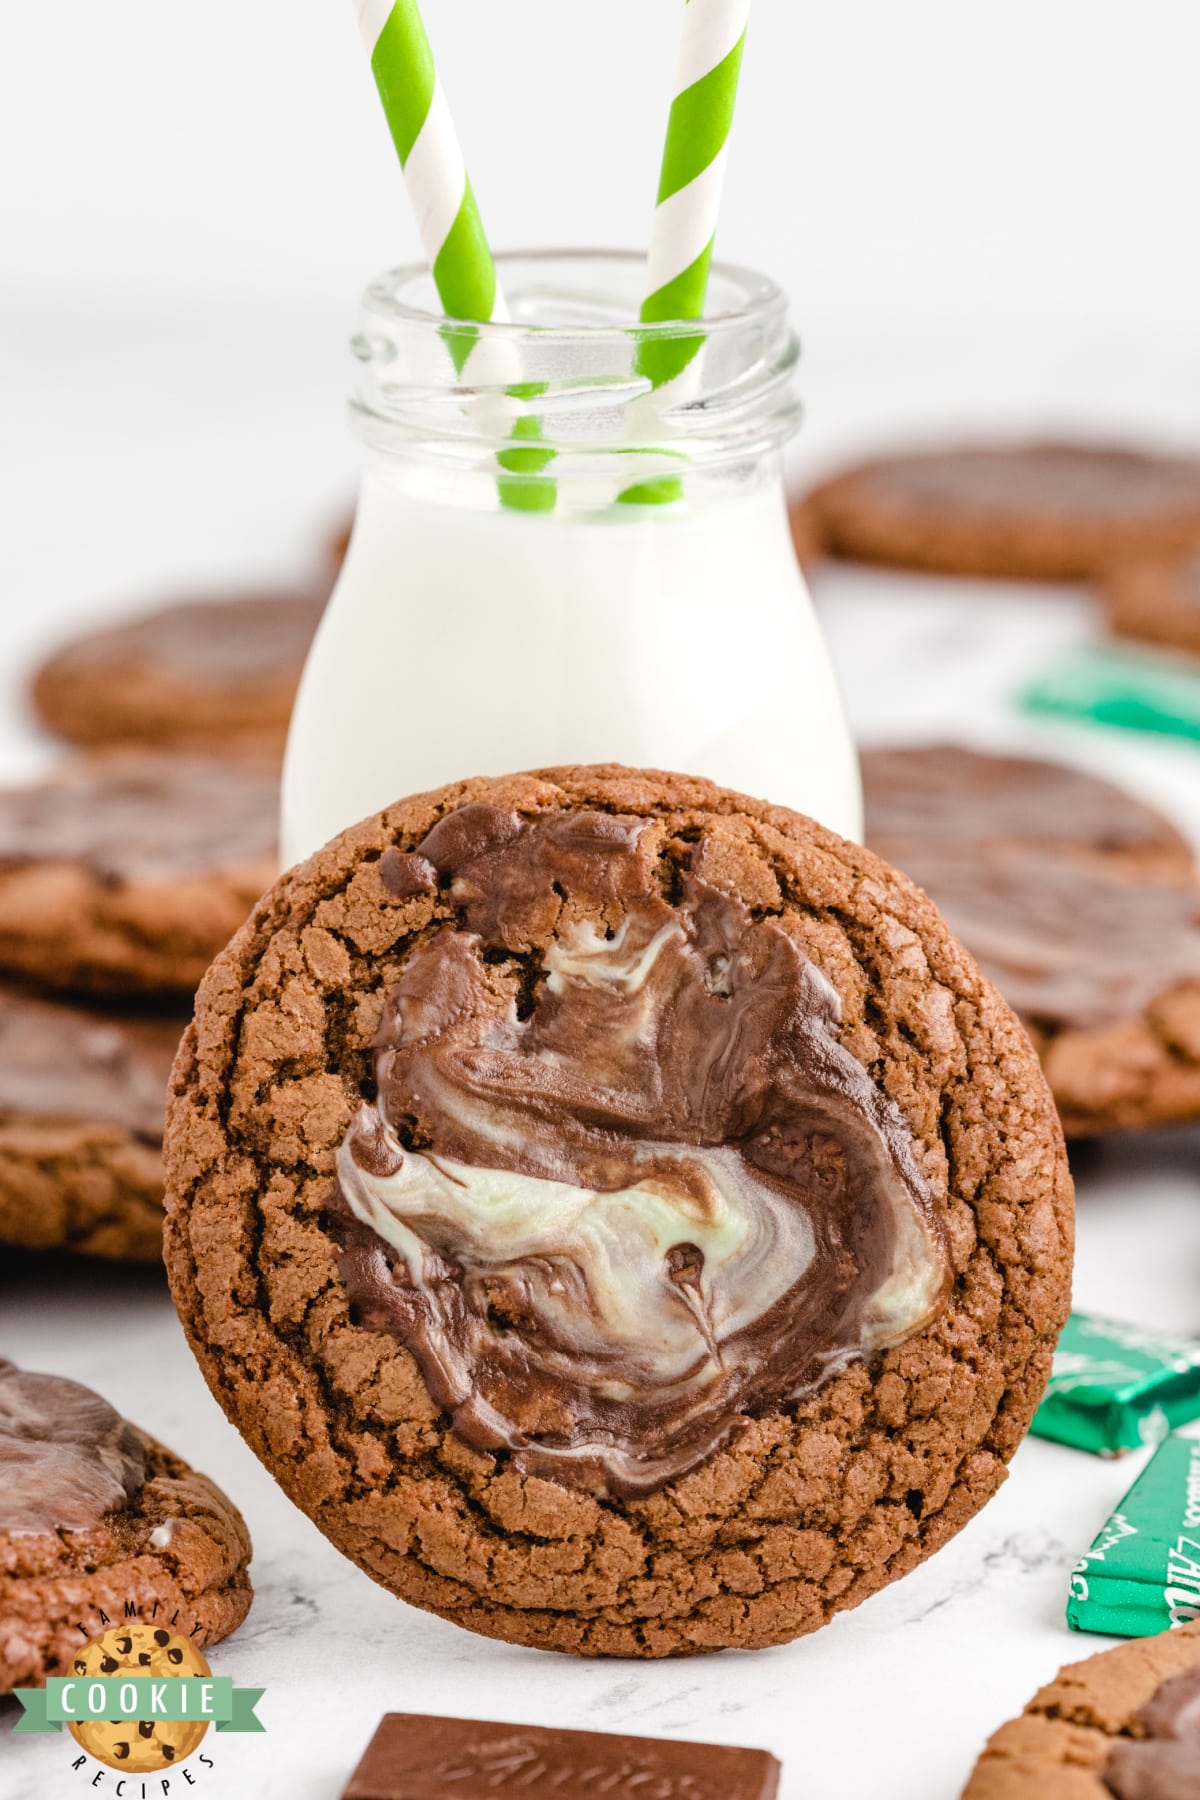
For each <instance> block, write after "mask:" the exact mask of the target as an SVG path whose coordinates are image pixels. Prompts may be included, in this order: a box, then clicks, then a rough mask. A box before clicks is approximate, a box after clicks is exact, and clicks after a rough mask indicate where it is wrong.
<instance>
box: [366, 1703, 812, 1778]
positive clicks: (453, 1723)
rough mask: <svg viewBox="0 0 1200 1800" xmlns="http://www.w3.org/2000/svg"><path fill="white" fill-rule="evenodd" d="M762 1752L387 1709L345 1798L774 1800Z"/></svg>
mask: <svg viewBox="0 0 1200 1800" xmlns="http://www.w3.org/2000/svg"><path fill="white" fill-rule="evenodd" d="M778 1792H779V1764H778V1762H777V1761H776V1760H775V1758H774V1757H773V1756H771V1755H769V1754H768V1752H767V1751H765V1750H741V1749H731V1748H729V1747H727V1746H724V1745H719V1744H683V1743H676V1742H673V1741H669V1740H666V1739H662V1738H638V1737H618V1736H615V1735H611V1734H609V1733H608V1732H601V1731H546V1730H543V1729H542V1728H541V1727H540V1726H536V1725H492V1724H485V1723H483V1722H482V1721H480V1720H478V1719H433V1718H426V1717H422V1716H421V1715H420V1714H417V1713H387V1714H385V1715H384V1717H383V1718H382V1719H381V1720H380V1722H379V1725H378V1726H377V1727H376V1730H375V1736H374V1737H373V1738H372V1739H371V1742H370V1743H369V1744H368V1745H367V1749H366V1753H365V1755H364V1756H363V1759H362V1761H361V1762H360V1763H359V1765H358V1767H357V1769H355V1771H354V1773H353V1775H352V1776H351V1777H350V1782H349V1786H348V1787H347V1788H346V1791H345V1793H344V1794H343V1796H342V1800H475V1796H477V1795H483V1794H498V1795H501V1796H503V1795H505V1794H509V1793H512V1794H519V1795H520V1796H521V1800H592V1796H593V1795H595V1796H597V1797H599V1796H603V1800H776V1795H777V1794H778Z"/></svg>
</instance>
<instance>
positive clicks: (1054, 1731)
mask: <svg viewBox="0 0 1200 1800" xmlns="http://www.w3.org/2000/svg"><path fill="white" fill-rule="evenodd" d="M1189 1714H1190V1717H1189V1716H1188V1715H1189ZM1189 1794H1200V1622H1197V1623H1195V1624H1192V1625H1182V1626H1180V1627H1179V1629H1178V1630H1176V1631H1164V1632H1163V1633H1162V1635H1161V1636H1160V1637H1154V1638H1138V1639H1136V1640H1135V1641H1134V1642H1132V1643H1128V1644H1120V1645H1118V1647H1117V1648H1116V1649H1115V1650H1103V1651H1101V1653H1100V1654H1099V1656H1089V1657H1088V1658H1087V1659H1086V1661H1084V1662H1077V1663H1069V1664H1068V1665H1067V1667H1066V1668H1065V1669H1062V1670H1061V1671H1060V1672H1059V1674H1058V1675H1056V1676H1055V1678H1054V1680H1053V1681H1052V1682H1050V1683H1049V1684H1048V1685H1047V1686H1046V1687H1044V1688H1042V1690H1041V1692H1040V1693H1038V1694H1035V1695H1034V1697H1033V1699H1032V1700H1031V1701H1030V1702H1029V1705H1028V1706H1027V1707H1026V1708H1025V1711H1024V1712H1023V1713H1022V1714H1021V1716H1020V1718H1017V1719H1012V1720H1010V1721H1009V1723H1008V1724H1007V1725H1002V1726H1001V1727H1000V1729H999V1731H997V1732H996V1733H995V1735H994V1736H993V1737H992V1738H990V1739H989V1741H988V1745H987V1748H986V1749H985V1750H984V1752H983V1755H982V1756H981V1757H980V1759H979V1761H978V1762H977V1763H976V1765H975V1769H974V1771H973V1773H972V1775H971V1779H970V1780H969V1781H968V1783H967V1785H966V1787H965V1788H964V1789H963V1796H962V1800H1183V1796H1185V1795H1189Z"/></svg>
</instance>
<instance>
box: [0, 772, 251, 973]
mask: <svg viewBox="0 0 1200 1800" xmlns="http://www.w3.org/2000/svg"><path fill="white" fill-rule="evenodd" d="M278 795H279V786H278V779H277V777H276V775H275V774H274V773H273V772H268V771H266V770H264V769H262V768H259V767H256V766H253V765H250V764H246V763H240V762H229V761H218V760H217V759H215V758H207V757H182V756H179V757H177V756H161V755H159V756H156V755H154V754H152V753H151V752H149V751H141V750H125V751H113V752H110V753H108V754H107V755H103V756H91V757H81V758H79V759H78V760H76V761H74V762H72V763H69V764H67V765H66V766H65V767H64V768H62V769H60V770H59V771H57V772H56V773H55V774H53V775H51V776H50V777H49V778H48V779H47V780H45V781H43V782H39V783H36V784H34V785H31V786H28V787H20V788H0V969H4V970H7V971H9V972H10V973H16V974H18V975H22V976H31V977H33V978H35V979H37V980H39V981H41V982H44V983H47V984H48V985H50V986H52V987H56V988H63V989H75V990H81V991H87V992H92V993H101V994H113V993H164V994H165V993H177V994H190V993H191V992H192V990H193V989H194V988H195V986H196V983H197V982H198V981H199V979H200V977H201V975H203V973H204V971H205V969H206V968H207V967H208V965H209V963H210V962H211V961H212V959H213V957H214V956H215V955H216V954H217V951H218V950H220V949H221V948H222V947H223V946H224V945H225V944H226V943H228V941H229V939H230V938H231V937H232V936H233V934H234V932H235V931H236V930H237V928H238V926H239V925H240V924H241V923H242V920H243V919H244V918H245V917H246V914H247V913H248V912H249V911H250V908H251V907H252V906H253V904H254V902H255V900H256V899H257V898H258V896H259V894H260V893H261V892H262V891H263V889H264V888H265V887H267V886H269V884H270V882H271V881H272V879H273V878H274V875H275V870H276V850H275V843H276V833H277V822H278V821H277V815H278V808H279V797H278Z"/></svg>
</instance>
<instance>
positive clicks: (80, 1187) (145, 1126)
mask: <svg viewBox="0 0 1200 1800" xmlns="http://www.w3.org/2000/svg"><path fill="white" fill-rule="evenodd" d="M184 1024H185V1021H184V1019H183V1018H181V1017H179V1018H164V1019H159V1018H151V1017H148V1018H139V1017H137V1016H136V1015H132V1016H131V1015H127V1014H121V1013H114V1012H99V1011H94V1010H91V1009H85V1008H84V1007H81V1006H73V1005H69V1004H67V1003H65V1002H59V1001H52V1000H42V999H37V998H34V997H33V996H32V995H29V994H24V993H20V992H18V991H17V990H15V989H11V988H0V1244H11V1245H14V1246H16V1247H19V1248H22V1249H26V1250H75V1251H82V1252H84V1253H86V1254H87V1255H90V1256H106V1257H113V1258H117V1259H118V1260H122V1261H133V1262H158V1261H159V1260H160V1258H161V1256H162V1222H163V1212H162V1133H163V1115H164V1112H165V1110H166V1099H167V1079H168V1077H169V1075H170V1072H171V1063H172V1060H173V1058H174V1055H175V1051H176V1049H177V1048H178V1045H179V1039H180V1037H181V1036H182V1034H183V1029H184Z"/></svg>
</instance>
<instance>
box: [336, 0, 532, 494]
mask: <svg viewBox="0 0 1200 1800" xmlns="http://www.w3.org/2000/svg"><path fill="white" fill-rule="evenodd" d="M355 10H356V11H357V13H358V23H359V28H360V30H361V32H362V36H363V41H364V43H365V44H366V46H367V53H368V55H369V56H370V59H371V71H372V73H373V74H374V77H375V85H376V87H377V88H378V89H379V97H380V99H381V100H382V102H383V111H384V116H385V118H386V119H387V123H388V129H389V130H390V132H391V134H392V142H393V143H394V144H395V146H396V152H397V155H398V156H399V158H400V167H401V168H402V169H403V171H404V179H405V183H406V185H407V187H408V193H409V198H410V199H411V201H412V206H413V211H414V212H415V214H416V219H417V229H418V231H419V233H420V237H421V244H422V248H423V249H424V251H425V255H426V256H427V257H428V259H429V264H430V267H431V269H432V271H433V279H434V285H435V286H436V288H437V291H438V298H439V299H440V300H441V303H442V306H443V308H444V310H445V312H446V314H447V315H448V317H449V318H451V319H458V320H466V321H476V322H482V323H503V322H505V321H506V320H507V318H508V312H507V308H506V307H505V304H504V296H503V294H502V293H501V291H500V284H499V281H498V280H497V277H496V264H495V260H494V258H493V256H492V252H491V249H490V247H489V245H488V241H487V235H486V233H485V232H484V229H483V220H482V218H481V217H480V212H479V204H478V202H477V200H476V198H475V193H474V190H473V189H472V187H471V182H470V178H469V176H468V174H467V165H466V162H465V161H464V159H463V153H462V148H461V146H460V144H459V141H458V134H457V132H456V131H455V129H454V121H453V119H452V118H451V116H450V108H449V106H448V104H447V101H446V94H445V89H444V88H443V86H442V82H441V77H440V76H439V75H438V72H437V67H436V64H435V63H434V59H433V51H432V49H431V48H430V44H429V37H428V34H427V32H426V30H425V25H424V21H423V20H422V18H421V9H420V7H419V6H418V4H417V0H355ZM447 338H448V342H449V345H450V351H451V355H452V356H453V358H454V363H455V367H456V368H457V370H458V372H459V373H460V374H462V373H463V371H464V370H465V368H466V365H467V363H468V360H469V358H470V356H471V353H472V351H473V350H474V348H475V345H476V343H477V342H478V338H479V334H478V332H476V331H472V330H471V329H470V328H469V327H468V328H467V329H464V330H457V331H456V330H454V329H453V328H449V329H448V331H447ZM518 373H519V371H518ZM516 389H517V384H516V383H514V384H513V387H512V388H510V390H509V391H510V393H511V394H512V395H513V397H514V399H529V398H532V397H533V395H532V393H531V392H530V391H529V390H522V391H521V392H520V393H518V392H517V391H516ZM539 435H540V430H539V427H538V422H537V420H536V418H533V417H532V416H531V415H528V414H518V415H516V416H514V420H513V436H514V437H518V438H529V439H536V438H537V437H538V436H539ZM553 456H554V453H553V451H551V450H547V449H545V448H544V447H539V446H538V445H537V444H536V443H535V442H534V443H529V444H527V445H522V446H521V447H519V448H515V447H514V448H513V449H511V450H505V451H502V452H501V453H500V455H499V456H498V458H497V461H498V462H499V464H500V466H501V468H502V469H504V470H507V471H508V472H509V473H510V474H511V475H515V476H518V477H520V479H517V480H505V479H504V477H503V476H501V477H500V478H499V483H498V485H499V490H500V498H501V500H502V501H503V503H504V504H505V505H506V506H509V507H513V508H518V509H521V510H526V511H538V512H541V511H548V510H550V509H551V508H552V507H553V506H554V503H555V498H556V495H555V487H554V483H553V482H550V481H536V480H530V479H529V477H530V476H531V475H534V474H537V473H538V472H540V470H541V469H543V468H545V467H546V466H547V464H548V463H550V462H551V461H553Z"/></svg>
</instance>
